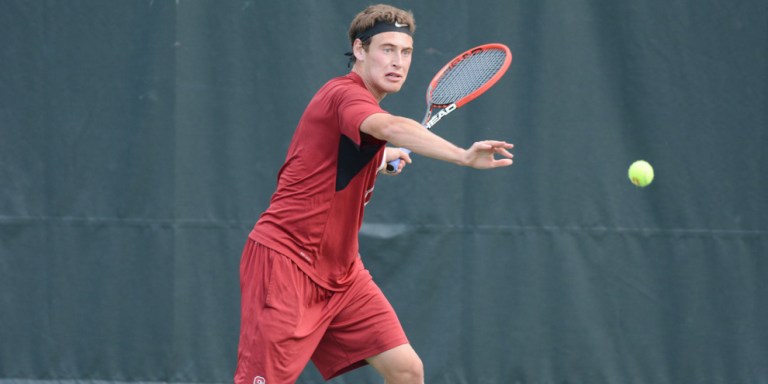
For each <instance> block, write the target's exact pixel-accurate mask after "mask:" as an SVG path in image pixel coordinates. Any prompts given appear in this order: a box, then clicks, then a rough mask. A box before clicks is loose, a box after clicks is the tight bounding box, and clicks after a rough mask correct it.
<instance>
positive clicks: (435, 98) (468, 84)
mask: <svg viewBox="0 0 768 384" xmlns="http://www.w3.org/2000/svg"><path fill="white" fill-rule="evenodd" d="M510 64H512V52H510V51H509V48H507V46H506V45H504V44H484V45H480V46H478V47H475V48H472V49H470V50H468V51H466V52H464V53H462V54H460V55H458V56H456V58H454V59H453V60H451V61H450V62H449V63H448V64H446V65H445V66H443V68H441V69H440V70H439V71H438V72H437V74H435V77H433V78H432V81H431V82H430V83H429V87H427V114H426V115H424V119H423V120H422V121H421V125H423V126H424V127H425V128H427V129H431V128H432V127H433V126H434V125H435V124H437V122H438V121H440V119H442V118H443V117H445V116H446V115H447V114H449V113H451V112H453V111H455V110H457V109H459V108H461V107H462V106H464V105H465V104H467V103H469V102H470V101H472V100H474V99H476V98H477V97H478V96H480V95H482V94H483V93H484V92H485V91H487V90H488V89H490V88H491V87H492V86H493V85H494V84H496V82H497V81H499V79H501V77H502V76H504V73H505V72H507V68H509V65H510ZM436 109H439V111H437V113H435V114H434V115H433V111H435V110H436ZM400 149H401V150H403V151H406V152H407V153H410V152H411V151H409V150H408V149H405V148H400ZM398 165H400V159H396V160H393V161H391V162H390V163H389V164H387V170H388V171H394V170H396V169H397V167H398Z"/></svg>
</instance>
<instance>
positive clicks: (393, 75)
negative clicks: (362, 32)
mask: <svg viewBox="0 0 768 384" xmlns="http://www.w3.org/2000/svg"><path fill="white" fill-rule="evenodd" d="M354 53H355V58H356V60H357V61H356V62H355V66H354V68H353V71H355V72H356V73H357V74H359V75H360V77H362V79H363V81H364V82H365V85H366V87H368V90H370V91H371V93H373V95H374V96H375V97H376V99H378V100H381V99H383V98H384V96H386V95H387V94H390V93H395V92H397V91H399V90H400V87H402V86H403V83H405V78H406V77H407V76H408V69H409V68H410V67H411V54H412V53H413V38H412V37H411V36H409V35H407V34H405V33H402V32H383V33H379V34H377V35H375V36H373V37H371V44H370V45H369V46H368V51H367V52H366V51H365V50H364V49H363V46H362V43H361V42H360V40H356V41H355V46H354Z"/></svg>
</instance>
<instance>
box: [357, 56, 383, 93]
mask: <svg viewBox="0 0 768 384" xmlns="http://www.w3.org/2000/svg"><path fill="white" fill-rule="evenodd" d="M352 72H354V73H356V74H357V75H358V76H360V78H361V79H362V80H363V84H365V88H366V89H367V90H368V92H370V93H371V94H372V95H373V97H375V98H376V101H378V102H381V101H382V100H384V97H386V96H387V94H386V93H384V92H376V91H375V88H374V87H372V86H371V83H370V82H369V81H368V79H367V78H366V77H365V75H364V74H363V71H362V70H361V69H360V65H359V63H355V65H354V66H352Z"/></svg>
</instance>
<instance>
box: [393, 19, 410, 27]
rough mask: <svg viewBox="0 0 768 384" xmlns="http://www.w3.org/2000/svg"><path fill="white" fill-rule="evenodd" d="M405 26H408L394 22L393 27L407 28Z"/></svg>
mask: <svg viewBox="0 0 768 384" xmlns="http://www.w3.org/2000/svg"><path fill="white" fill-rule="evenodd" d="M407 26H408V24H400V23H398V22H397V21H395V27H397V28H403V27H407Z"/></svg>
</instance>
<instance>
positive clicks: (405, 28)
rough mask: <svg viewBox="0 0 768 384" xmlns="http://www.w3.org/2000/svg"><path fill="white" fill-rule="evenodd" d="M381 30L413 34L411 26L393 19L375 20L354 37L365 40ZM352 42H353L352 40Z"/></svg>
mask: <svg viewBox="0 0 768 384" xmlns="http://www.w3.org/2000/svg"><path fill="white" fill-rule="evenodd" d="M382 32H402V33H405V34H407V35H408V36H413V34H412V33H411V28H410V26H409V25H408V24H400V23H398V22H397V21H395V22H394V23H388V22H386V21H377V22H376V23H375V24H373V26H372V27H370V28H368V29H366V30H365V31H362V32H360V33H358V34H357V35H355V39H360V40H361V41H366V40H368V39H370V38H371V37H373V36H375V35H378V34H379V33H382ZM352 42H353V43H354V40H353V41H352Z"/></svg>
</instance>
